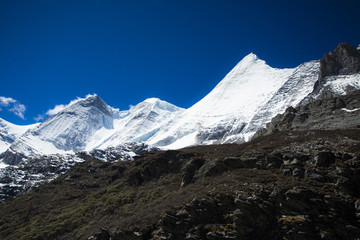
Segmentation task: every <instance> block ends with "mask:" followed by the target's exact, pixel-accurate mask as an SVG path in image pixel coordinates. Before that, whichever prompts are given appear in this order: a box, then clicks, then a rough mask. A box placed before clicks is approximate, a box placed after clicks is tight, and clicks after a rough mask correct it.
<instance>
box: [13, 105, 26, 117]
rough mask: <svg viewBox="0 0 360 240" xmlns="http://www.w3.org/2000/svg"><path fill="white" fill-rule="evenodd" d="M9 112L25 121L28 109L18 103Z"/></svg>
mask: <svg viewBox="0 0 360 240" xmlns="http://www.w3.org/2000/svg"><path fill="white" fill-rule="evenodd" d="M9 111H10V112H13V113H14V114H15V115H16V116H18V117H19V118H21V119H25V117H24V113H25V111H26V107H25V105H24V104H20V103H16V104H15V105H14V106H13V107H12V108H10V109H9Z"/></svg>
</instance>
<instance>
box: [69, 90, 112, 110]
mask: <svg viewBox="0 0 360 240" xmlns="http://www.w3.org/2000/svg"><path fill="white" fill-rule="evenodd" d="M78 106H81V107H83V108H90V107H96V108H98V109H99V110H101V111H102V112H104V113H106V114H109V115H110V111H109V107H108V105H107V104H106V103H105V102H104V101H103V100H102V99H101V98H100V97H99V95H97V94H89V95H87V96H86V98H84V99H79V100H78V101H77V102H76V103H74V104H72V105H70V106H69V110H70V111H72V110H73V109H74V108H75V109H76V108H77V107H78Z"/></svg>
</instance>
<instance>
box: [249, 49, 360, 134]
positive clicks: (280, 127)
mask: <svg viewBox="0 0 360 240" xmlns="http://www.w3.org/2000/svg"><path fill="white" fill-rule="evenodd" d="M349 78H352V79H355V81H353V82H355V83H357V84H360V51H359V50H358V49H356V48H355V47H353V46H352V45H349V44H346V43H342V44H339V45H338V46H337V48H336V49H335V50H334V51H331V52H330V53H329V54H325V55H324V57H323V58H322V59H321V60H320V71H319V79H318V81H317V82H316V83H315V85H314V90H313V92H312V93H310V94H309V95H308V96H307V97H306V98H305V99H304V100H303V101H301V103H300V104H299V106H297V107H289V108H287V109H286V111H285V112H284V113H283V114H278V115H277V116H276V117H274V118H273V119H272V120H271V122H270V123H268V124H267V125H266V128H265V129H261V130H259V131H258V132H257V133H256V134H255V137H257V136H260V135H267V134H270V133H274V132H276V131H284V130H297V131H299V130H309V129H324V130H330V129H343V128H358V127H360V91H359V90H358V89H356V88H354V87H352V86H351V85H347V84H346V80H347V79H349ZM339 89H340V91H339Z"/></svg>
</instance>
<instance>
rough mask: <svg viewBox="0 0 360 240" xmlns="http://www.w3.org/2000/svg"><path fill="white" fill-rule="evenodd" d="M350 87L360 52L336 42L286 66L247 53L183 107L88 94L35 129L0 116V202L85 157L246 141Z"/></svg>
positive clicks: (357, 78) (359, 78) (356, 79)
mask: <svg viewBox="0 0 360 240" xmlns="http://www.w3.org/2000/svg"><path fill="white" fill-rule="evenodd" d="M358 89H360V50H359V49H356V48H354V47H352V46H351V45H348V44H340V45H339V46H338V47H337V48H336V49H335V50H334V51H332V52H330V53H329V54H328V55H325V56H324V58H323V59H321V60H320V61H310V62H307V63H304V64H301V65H300V66H298V67H296V68H291V69H290V68H289V69H276V68H272V67H270V66H269V65H267V64H266V63H265V61H263V60H261V59H259V58H258V57H257V56H256V55H255V54H253V53H251V54H249V55H248V56H246V57H245V58H244V59H243V60H241V61H240V62H239V63H238V64H237V65H236V66H235V67H234V68H233V69H232V70H231V71H230V72H229V74H227V75H226V76H225V78H224V79H223V80H222V81H221V82H220V83H219V84H218V85H217V86H216V87H215V88H214V89H213V90H212V91H211V92H210V93H209V94H208V95H206V96H205V97H204V98H203V99H202V100H200V101H199V102H198V103H196V104H194V105H193V106H192V107H190V108H189V109H182V108H179V107H176V106H174V105H172V104H170V103H168V102H165V101H161V100H160V99H157V98H149V99H146V100H145V101H143V102H141V103H139V104H137V105H136V106H133V107H131V108H130V109H129V110H125V111H120V110H118V109H115V108H112V107H110V106H108V105H107V104H106V103H105V102H104V101H103V100H102V99H101V98H100V97H99V96H97V95H96V94H94V95H88V96H87V97H86V98H78V99H76V100H74V101H71V102H70V104H68V105H67V107H66V108H64V109H63V110H62V111H60V112H58V113H57V114H55V115H53V116H52V117H50V118H48V119H47V120H45V121H44V122H42V123H40V124H35V125H29V126H16V125H14V124H11V123H8V122H6V121H4V120H2V119H0V150H1V151H0V200H1V199H2V198H6V197H8V196H14V195H16V194H18V193H20V192H23V191H27V190H29V189H31V188H32V187H33V186H37V185H38V184H39V183H41V182H43V181H46V180H51V179H54V178H55V177H57V176H58V175H59V174H61V173H64V172H65V171H66V170H67V169H68V168H70V167H71V166H73V165H74V164H76V163H77V162H81V161H84V160H85V159H87V158H89V157H90V158H96V159H99V160H103V161H117V160H119V159H122V160H131V159H133V157H134V156H136V155H138V154H141V153H143V152H151V151H156V150H158V148H164V149H177V148H182V147H187V146H191V145H201V144H214V143H215V144H222V143H235V142H236V143H239V142H243V141H248V140H249V139H250V138H251V137H252V136H253V135H254V134H255V132H257V131H258V130H259V129H261V128H264V127H265V126H266V124H267V123H269V122H270V121H271V119H272V118H273V117H275V116H276V115H278V114H281V113H283V112H284V111H285V109H287V108H288V107H289V106H292V107H296V106H301V107H302V108H306V106H304V105H305V104H307V103H309V102H311V101H315V100H317V99H319V98H324V97H325V98H326V97H328V96H336V95H346V94H349V93H351V92H353V91H356V90H358ZM344 109H345V110H344ZM344 109H343V111H351V112H354V111H357V110H358V109H357V108H356V109H350V110H349V109H346V108H344ZM279 116H280V115H279ZM5 150H6V151H5ZM4 151H5V152H4ZM1 152H3V153H1ZM12 165H15V166H12ZM49 169H50V170H51V171H49Z"/></svg>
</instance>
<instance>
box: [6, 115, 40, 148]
mask: <svg viewBox="0 0 360 240" xmlns="http://www.w3.org/2000/svg"><path fill="white" fill-rule="evenodd" d="M37 125H38V124H37V123H36V124H31V125H23V126H20V125H15V124H12V123H9V122H8V121H5V120H4V119H1V118H0V153H3V152H5V151H6V149H8V148H9V147H10V145H11V144H12V143H13V142H14V141H15V140H16V139H17V138H19V137H20V136H22V135H23V134H24V133H25V132H26V131H28V130H29V129H31V128H35V127H36V126H37Z"/></svg>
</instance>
